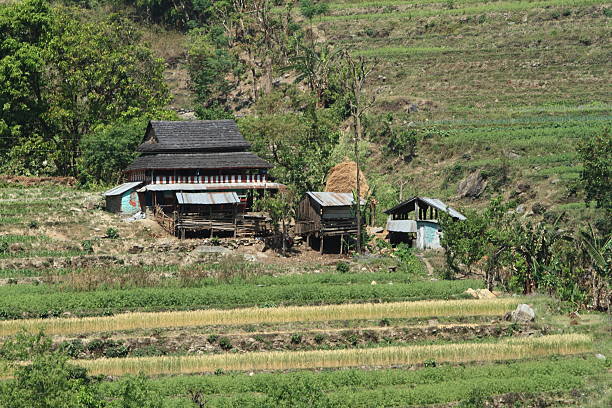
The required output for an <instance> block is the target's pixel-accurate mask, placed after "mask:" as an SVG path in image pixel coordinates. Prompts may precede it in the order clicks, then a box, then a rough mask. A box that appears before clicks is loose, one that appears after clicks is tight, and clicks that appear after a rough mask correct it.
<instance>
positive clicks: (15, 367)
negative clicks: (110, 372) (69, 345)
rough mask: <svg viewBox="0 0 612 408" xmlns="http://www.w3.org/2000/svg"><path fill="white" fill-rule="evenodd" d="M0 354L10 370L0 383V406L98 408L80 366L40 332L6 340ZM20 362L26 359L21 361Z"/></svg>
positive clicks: (99, 406)
mask: <svg viewBox="0 0 612 408" xmlns="http://www.w3.org/2000/svg"><path fill="white" fill-rule="evenodd" d="M0 355H1V357H2V359H3V360H5V361H6V362H7V364H8V367H9V368H10V369H11V370H12V372H13V377H14V378H12V379H10V380H6V381H2V382H1V383H0V406H2V407H7V408H57V407H66V408H102V407H103V406H104V405H103V403H102V402H101V399H100V398H99V396H97V395H96V393H95V392H94V389H93V387H91V380H90V379H89V378H88V377H87V375H86V371H85V369H83V368H80V367H77V366H74V365H72V364H70V363H69V362H68V357H67V356H66V355H64V354H62V353H60V352H55V351H53V349H52V344H51V339H50V338H48V337H46V336H44V335H43V334H42V333H39V334H38V335H34V336H32V335H27V334H20V335H18V336H17V337H16V338H15V339H14V340H8V341H6V342H5V343H4V344H3V345H2V348H1V349H0ZM22 361H28V363H27V364H22V363H21V362H22Z"/></svg>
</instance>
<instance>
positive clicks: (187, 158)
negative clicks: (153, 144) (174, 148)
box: [126, 152, 272, 170]
mask: <svg viewBox="0 0 612 408" xmlns="http://www.w3.org/2000/svg"><path fill="white" fill-rule="evenodd" d="M271 167H272V165H271V164H270V163H268V162H267V161H265V160H263V159H261V158H259V157H258V156H257V155H255V154H253V153H251V152H226V153H173V154H154V155H147V156H140V157H138V158H136V159H135V160H134V161H133V162H132V164H130V165H129V166H128V168H127V169H126V170H147V169H269V168H271Z"/></svg>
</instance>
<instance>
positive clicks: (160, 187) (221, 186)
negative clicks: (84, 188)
mask: <svg viewBox="0 0 612 408" xmlns="http://www.w3.org/2000/svg"><path fill="white" fill-rule="evenodd" d="M286 188H287V186H285V185H284V184H280V183H176V184H149V185H146V186H144V187H143V188H142V189H140V191H207V190H249V189H263V190H284V189H286Z"/></svg>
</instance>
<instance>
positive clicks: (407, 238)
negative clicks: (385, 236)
mask: <svg viewBox="0 0 612 408" xmlns="http://www.w3.org/2000/svg"><path fill="white" fill-rule="evenodd" d="M440 211H443V212H445V213H447V214H449V215H450V216H451V217H453V218H454V219H456V220H465V219H466V218H465V216H464V215H463V214H461V213H460V212H458V211H457V210H455V209H454V208H452V207H449V206H448V205H446V204H444V203H443V202H442V201H440V200H437V199H435V198H427V197H412V198H411V199H409V200H406V201H404V202H402V203H400V204H398V205H396V206H395V207H393V208H390V209H388V210H386V211H385V213H386V214H388V215H389V218H388V221H387V230H388V231H389V240H390V241H391V243H392V244H397V243H400V242H406V243H408V244H410V245H411V246H413V247H415V248H418V249H437V248H440V247H441V246H440V236H441V234H442V229H441V227H440V224H439V223H438V220H439V214H440Z"/></svg>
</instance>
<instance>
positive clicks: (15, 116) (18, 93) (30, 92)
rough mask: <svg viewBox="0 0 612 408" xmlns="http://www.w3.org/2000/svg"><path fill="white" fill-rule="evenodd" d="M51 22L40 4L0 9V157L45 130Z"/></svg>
mask: <svg viewBox="0 0 612 408" xmlns="http://www.w3.org/2000/svg"><path fill="white" fill-rule="evenodd" d="M53 22H54V20H53V17H52V13H51V10H50V8H49V5H48V3H47V2H46V1H44V0H28V1H24V2H19V3H17V4H11V5H0V33H2V35H1V36H0V156H4V155H5V154H6V152H8V151H10V149H11V147H12V146H14V145H23V144H27V141H26V139H27V138H29V137H35V138H38V139H40V138H41V137H43V136H44V135H43V134H42V133H43V132H45V131H46V130H47V124H46V123H45V121H44V114H45V112H46V111H47V109H48V102H47V100H46V98H45V94H44V90H45V86H46V78H45V76H44V74H45V57H46V50H45V47H46V46H45V44H47V43H48V42H49V40H50V39H51V38H52V28H53ZM42 142H43V143H44V141H42ZM26 148H27V147H26ZM23 149H24V148H22V150H23Z"/></svg>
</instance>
